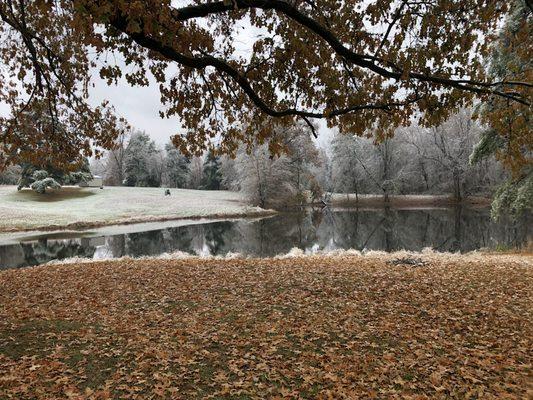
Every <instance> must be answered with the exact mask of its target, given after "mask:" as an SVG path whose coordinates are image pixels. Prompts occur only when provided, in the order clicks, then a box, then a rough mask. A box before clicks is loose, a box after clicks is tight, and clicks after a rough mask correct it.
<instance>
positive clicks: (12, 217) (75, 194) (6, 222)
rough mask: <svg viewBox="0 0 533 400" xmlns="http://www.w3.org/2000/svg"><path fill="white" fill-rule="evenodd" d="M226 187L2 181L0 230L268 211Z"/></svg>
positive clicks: (221, 215)
mask: <svg viewBox="0 0 533 400" xmlns="http://www.w3.org/2000/svg"><path fill="white" fill-rule="evenodd" d="M267 213H268V211H266V210H263V209H261V208H259V207H251V206H249V205H247V204H246V202H245V200H244V199H243V197H242V196H241V195H240V194H238V193H234V192H228V191H204V190H187V189H171V195H170V196H165V195H164V189H163V188H130V187H105V188H104V189H99V188H77V187H64V188H63V189H61V190H59V191H55V192H52V191H50V192H48V193H46V194H44V195H41V194H38V193H35V192H33V191H31V190H29V189H28V190H22V191H20V192H17V190H16V187H15V186H0V215H1V216H2V218H0V231H15V230H28V229H52V228H66V227H69V228H76V227H79V228H83V227H87V228H88V227H94V226H99V225H109V224H113V223H133V222H145V221H154V220H165V219H178V218H200V217H226V216H227V217H236V216H254V215H261V214H267Z"/></svg>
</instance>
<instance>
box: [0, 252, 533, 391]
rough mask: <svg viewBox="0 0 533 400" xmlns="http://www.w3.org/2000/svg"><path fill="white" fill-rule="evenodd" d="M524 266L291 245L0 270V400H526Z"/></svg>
mask: <svg viewBox="0 0 533 400" xmlns="http://www.w3.org/2000/svg"><path fill="white" fill-rule="evenodd" d="M416 258H418V259H420V261H422V262H423V263H424V267H423V268H406V266H405V263H404V264H401V263H400V264H399V265H395V263H394V262H392V261H394V260H402V259H416ZM531 260H532V259H531V257H530V256H527V255H490V254H481V253H472V254H468V255H458V254H437V253H432V252H429V251H426V252H422V253H419V254H418V255H416V256H414V255H413V254H410V253H407V252H401V253H395V254H384V253H381V252H368V253H366V254H365V255H360V254H359V253H355V252H346V253H343V252H336V253H335V254H330V255H329V256H324V255H316V256H302V255H301V254H296V252H293V254H291V256H290V257H278V258H271V259H244V258H241V257H238V256H236V255H232V256H231V257H228V258H227V259H215V258H210V259H202V258H198V257H185V258H184V257H181V258H175V259H173V258H168V257H167V258H159V259H121V260H109V261H101V262H83V263H72V264H57V265H46V266H41V267H34V268H27V269H22V270H6V271H2V272H0V398H2V399H4V398H6V399H33V398H40V399H110V398H116V399H146V398H153V399H158V398H161V399H163V398H171V399H196V398H197V399H200V398H217V399H262V398H279V399H281V398H287V399H315V398H316V399H357V398H398V399H400V398H401V399H449V398H455V399H505V398H508V399H518V398H528V397H529V396H531V393H532V392H531V390H532V387H531V362H532V356H531V348H532V324H531V321H532V320H533V319H532V315H531V314H532V310H533V304H532V299H533V290H532V287H533V273H532V270H531Z"/></svg>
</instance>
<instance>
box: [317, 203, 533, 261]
mask: <svg viewBox="0 0 533 400" xmlns="http://www.w3.org/2000/svg"><path fill="white" fill-rule="evenodd" d="M332 215H333V218H332V220H333V221H332V222H331V219H329V221H330V222H329V224H330V225H331V224H334V225H335V234H334V237H335V243H336V244H337V245H338V247H339V248H345V249H346V248H354V249H359V250H362V249H364V248H367V249H374V250H386V251H393V250H400V249H407V250H421V249H423V248H424V247H432V248H435V249H437V250H440V251H470V250H474V249H478V248H481V247H492V246H495V245H496V244H498V243H500V244H504V245H506V246H515V245H521V244H524V243H526V242H527V237H528V232H527V225H528V224H527V222H526V223H524V222H522V223H517V224H511V223H509V221H507V223H501V224H495V223H493V222H492V221H491V220H490V217H489V216H488V213H487V212H486V211H479V210H469V209H464V208H460V207H457V208H455V209H445V210H392V209H384V210H379V211H360V212H354V211H350V212H342V211H340V212H334V213H332ZM320 229H321V231H326V232H327V231H328V230H329V229H327V228H326V229H323V228H322V227H321V228H320ZM329 237H331V235H329V234H328V235H327V238H329ZM322 241H323V242H325V241H326V240H322Z"/></svg>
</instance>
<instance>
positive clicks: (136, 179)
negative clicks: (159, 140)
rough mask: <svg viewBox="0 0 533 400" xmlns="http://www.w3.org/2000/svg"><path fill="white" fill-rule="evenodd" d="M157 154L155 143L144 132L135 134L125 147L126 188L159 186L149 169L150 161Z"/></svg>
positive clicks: (154, 175)
mask: <svg viewBox="0 0 533 400" xmlns="http://www.w3.org/2000/svg"><path fill="white" fill-rule="evenodd" d="M156 153H157V149H156V147H155V143H154V141H153V140H152V139H150V136H148V135H147V134H146V133H144V132H136V133H134V134H133V135H132V136H131V139H130V141H129V143H128V147H126V155H125V160H124V184H125V185H126V186H142V187H150V186H159V185H160V182H158V179H157V177H156V174H155V173H154V171H153V170H152V168H151V159H152V158H153V156H154V155H155V154H156Z"/></svg>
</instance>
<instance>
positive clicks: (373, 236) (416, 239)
mask: <svg viewBox="0 0 533 400" xmlns="http://www.w3.org/2000/svg"><path fill="white" fill-rule="evenodd" d="M528 222H529V221H519V222H516V223H512V222H509V221H507V222H504V223H500V224H495V223H494V222H492V221H491V219H490V216H489V212H488V210H480V209H465V208H450V209H423V210H394V209H375V210H358V211H357V210H338V211H332V210H329V209H326V210H308V211H305V212H293V213H283V214H279V215H276V216H274V217H269V218H264V219H254V220H246V219H241V220H230V221H217V222H203V223H195V224H193V225H187V226H172V224H170V225H169V223H166V224H150V225H149V226H150V227H149V228H148V229H147V224H144V225H139V226H135V225H126V226H123V227H121V228H119V229H122V232H119V233H116V232H114V233H113V234H109V233H105V232H104V233H101V232H100V233H99V232H98V231H93V232H90V231H87V232H83V231H80V232H74V233H72V232H70V233H69V234H68V237H65V234H58V233H49V234H43V235H39V236H35V234H33V236H31V235H28V236H17V238H16V240H10V241H7V242H5V241H4V244H2V242H0V268H16V267H24V266H30V265H38V264H42V263H46V262H48V261H51V260H56V259H65V258H69V257H83V258H94V259H100V258H114V257H122V256H131V257H139V256H157V255H159V254H163V253H172V252H175V251H178V250H179V251H183V252H187V253H191V254H197V255H201V256H206V255H226V254H227V253H229V252H232V253H240V254H242V255H251V256H258V257H268V256H274V255H278V254H284V253H287V252H289V251H290V250H291V249H292V248H293V247H298V248H300V249H302V250H304V251H305V252H307V253H312V252H316V251H319V250H326V251H329V250H334V249H357V250H364V249H367V250H385V251H394V250H401V249H405V250H422V249H423V248H425V247H431V248H433V249H435V250H439V251H453V252H456V251H460V252H466V251H471V250H475V249H479V248H504V249H508V248H519V247H522V246H525V245H526V244H527V242H528V240H530V239H531V238H530V233H529V231H528V225H529V224H528ZM162 225H164V227H162ZM140 229H142V230H140Z"/></svg>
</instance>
